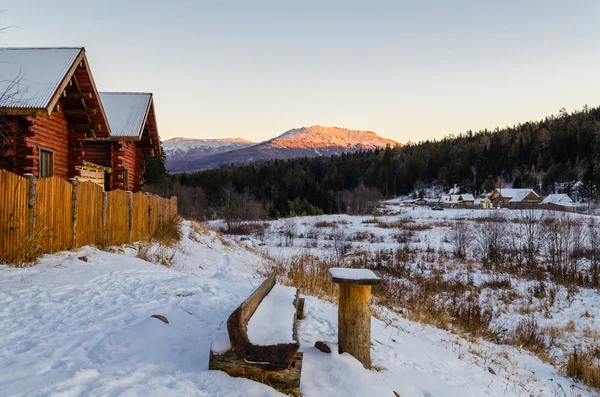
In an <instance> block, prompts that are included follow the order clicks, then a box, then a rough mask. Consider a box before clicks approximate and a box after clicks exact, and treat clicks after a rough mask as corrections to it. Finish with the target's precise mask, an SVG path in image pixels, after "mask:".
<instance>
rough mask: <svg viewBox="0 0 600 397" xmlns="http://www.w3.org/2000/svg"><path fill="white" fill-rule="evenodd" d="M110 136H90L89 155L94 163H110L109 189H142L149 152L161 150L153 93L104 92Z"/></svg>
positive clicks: (87, 142) (103, 99)
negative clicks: (145, 162)
mask: <svg viewBox="0 0 600 397" xmlns="http://www.w3.org/2000/svg"><path fill="white" fill-rule="evenodd" d="M100 99H101V101H102V104H103V106H104V107H105V109H106V115H107V118H108V123H109V125H110V127H111V136H110V137H108V138H87V139H85V140H84V142H83V147H84V150H85V153H86V157H87V158H88V159H90V161H92V162H94V163H95V164H100V165H103V166H107V167H111V174H110V178H108V179H109V182H108V183H109V185H110V189H124V190H132V191H139V190H141V188H142V187H143V180H142V173H143V171H144V159H145V158H146V156H156V155H159V154H160V143H159V137H158V130H157V127H156V117H155V114H154V103H153V97H152V94H150V93H137V92H133V93H132V92H101V93H100Z"/></svg>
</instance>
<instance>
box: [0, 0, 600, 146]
mask: <svg viewBox="0 0 600 397" xmlns="http://www.w3.org/2000/svg"><path fill="white" fill-rule="evenodd" d="M0 9H4V10H5V12H4V13H3V14H1V15H0V26H12V27H11V28H10V29H8V30H6V31H4V33H3V34H2V36H1V37H0V41H1V42H2V43H3V45H6V46H11V47H45V46H53V47H54V46H63V47H64V46H82V47H85V48H86V53H87V57H88V60H89V62H90V66H91V69H92V73H93V75H94V79H95V81H96V85H97V86H98V88H99V90H101V91H145V92H153V93H154V95H155V109H156V112H157V119H158V124H159V133H160V135H161V137H162V139H163V140H164V139H169V138H172V137H177V136H185V137H192V138H224V137H242V138H245V139H248V140H252V141H261V140H265V139H269V138H272V137H274V136H277V135H279V134H281V133H283V132H285V131H287V130H289V129H292V128H297V127H302V126H311V125H324V126H337V127H345V128H351V129H359V130H370V131H375V132H376V133H378V134H379V135H381V136H383V137H386V138H391V139H394V140H397V141H399V142H403V143H406V142H418V141H422V140H425V139H437V138H442V137H444V136H447V135H450V134H454V135H456V134H459V133H462V132H465V131H467V130H479V129H484V128H488V129H494V128H496V127H504V126H507V125H514V124H518V123H519V122H525V121H529V120H538V119H542V118H544V117H545V116H547V115H550V114H558V111H559V110H560V109H561V108H563V107H564V108H566V109H567V111H574V110H577V109H581V108H582V107H583V105H586V104H587V105H589V106H594V107H595V106H600V75H599V71H600V28H598V17H599V16H600V2H598V1H595V0H592V1H569V2H567V1H556V0H547V1H527V0H521V1H512V0H507V1H503V2H491V1H482V0H477V1H452V2H450V1H427V0H424V1H389V2H378V1H369V2H366V1H361V2H357V1H352V0H347V1H327V0H321V1H310V0H304V1H284V0H280V1H261V0H255V1H227V0H221V1H214V0H213V1H202V0H198V1H192V0H172V1H164V0H161V1H155V0H119V1H116V0H102V1H97V0H94V1H92V0H54V1H42V0H35V1H34V0H0Z"/></svg>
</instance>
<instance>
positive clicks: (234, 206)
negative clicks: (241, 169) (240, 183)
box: [219, 184, 267, 233]
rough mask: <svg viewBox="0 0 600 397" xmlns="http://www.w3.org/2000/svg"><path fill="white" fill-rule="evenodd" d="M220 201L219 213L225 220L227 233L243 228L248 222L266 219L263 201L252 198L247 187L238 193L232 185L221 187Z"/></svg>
mask: <svg viewBox="0 0 600 397" xmlns="http://www.w3.org/2000/svg"><path fill="white" fill-rule="evenodd" d="M221 201H222V205H221V207H220V208H219V213H220V216H221V218H223V220H224V221H225V225H226V227H227V229H226V232H227V233H233V232H235V231H239V230H240V229H243V227H244V225H245V224H246V223H248V222H251V221H258V220H262V219H266V216H267V212H266V209H265V207H264V205H263V203H261V202H259V201H257V200H254V198H253V197H252V195H251V194H250V191H249V190H248V189H246V190H244V192H243V193H239V192H238V191H237V190H235V188H234V187H233V185H231V184H228V185H226V186H225V187H224V188H223V191H222V199H221Z"/></svg>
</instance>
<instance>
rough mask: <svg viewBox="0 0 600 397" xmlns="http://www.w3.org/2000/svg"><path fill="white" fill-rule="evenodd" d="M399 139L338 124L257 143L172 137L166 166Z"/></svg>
mask: <svg viewBox="0 0 600 397" xmlns="http://www.w3.org/2000/svg"><path fill="white" fill-rule="evenodd" d="M398 145H400V144H399V143H398V142H395V141H393V140H391V139H386V138H382V137H380V136H378V135H377V134H375V133H374V132H371V131H358V130H350V129H347V128H338V127H322V126H312V127H302V128H296V129H292V130H289V131H286V132H284V133H283V134H281V135H280V136H278V137H276V138H273V139H270V140H268V141H265V142H261V143H258V144H252V143H250V142H248V141H242V142H240V140H239V139H236V140H184V139H182V138H173V139H170V140H169V141H166V142H165V143H164V144H163V147H164V150H165V153H166V155H167V169H169V170H171V171H172V172H185V171H194V170H204V169H211V168H218V167H220V166H223V165H231V164H246V163H252V162H260V161H267V160H275V159H292V158H298V157H320V156H331V155H334V154H341V153H349V152H355V151H358V150H372V149H376V148H384V147H386V146H398Z"/></svg>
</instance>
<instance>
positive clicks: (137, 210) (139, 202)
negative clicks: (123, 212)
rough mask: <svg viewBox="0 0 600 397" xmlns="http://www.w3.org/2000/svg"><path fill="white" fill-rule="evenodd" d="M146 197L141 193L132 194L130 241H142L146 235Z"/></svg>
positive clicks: (147, 235) (147, 234)
mask: <svg viewBox="0 0 600 397" xmlns="http://www.w3.org/2000/svg"><path fill="white" fill-rule="evenodd" d="M148 212H149V211H148V196H146V195H145V194H144V193H142V192H137V193H134V194H133V212H132V214H133V220H132V230H131V232H132V233H131V239H132V241H138V240H144V239H147V238H148V237H149V233H148Z"/></svg>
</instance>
